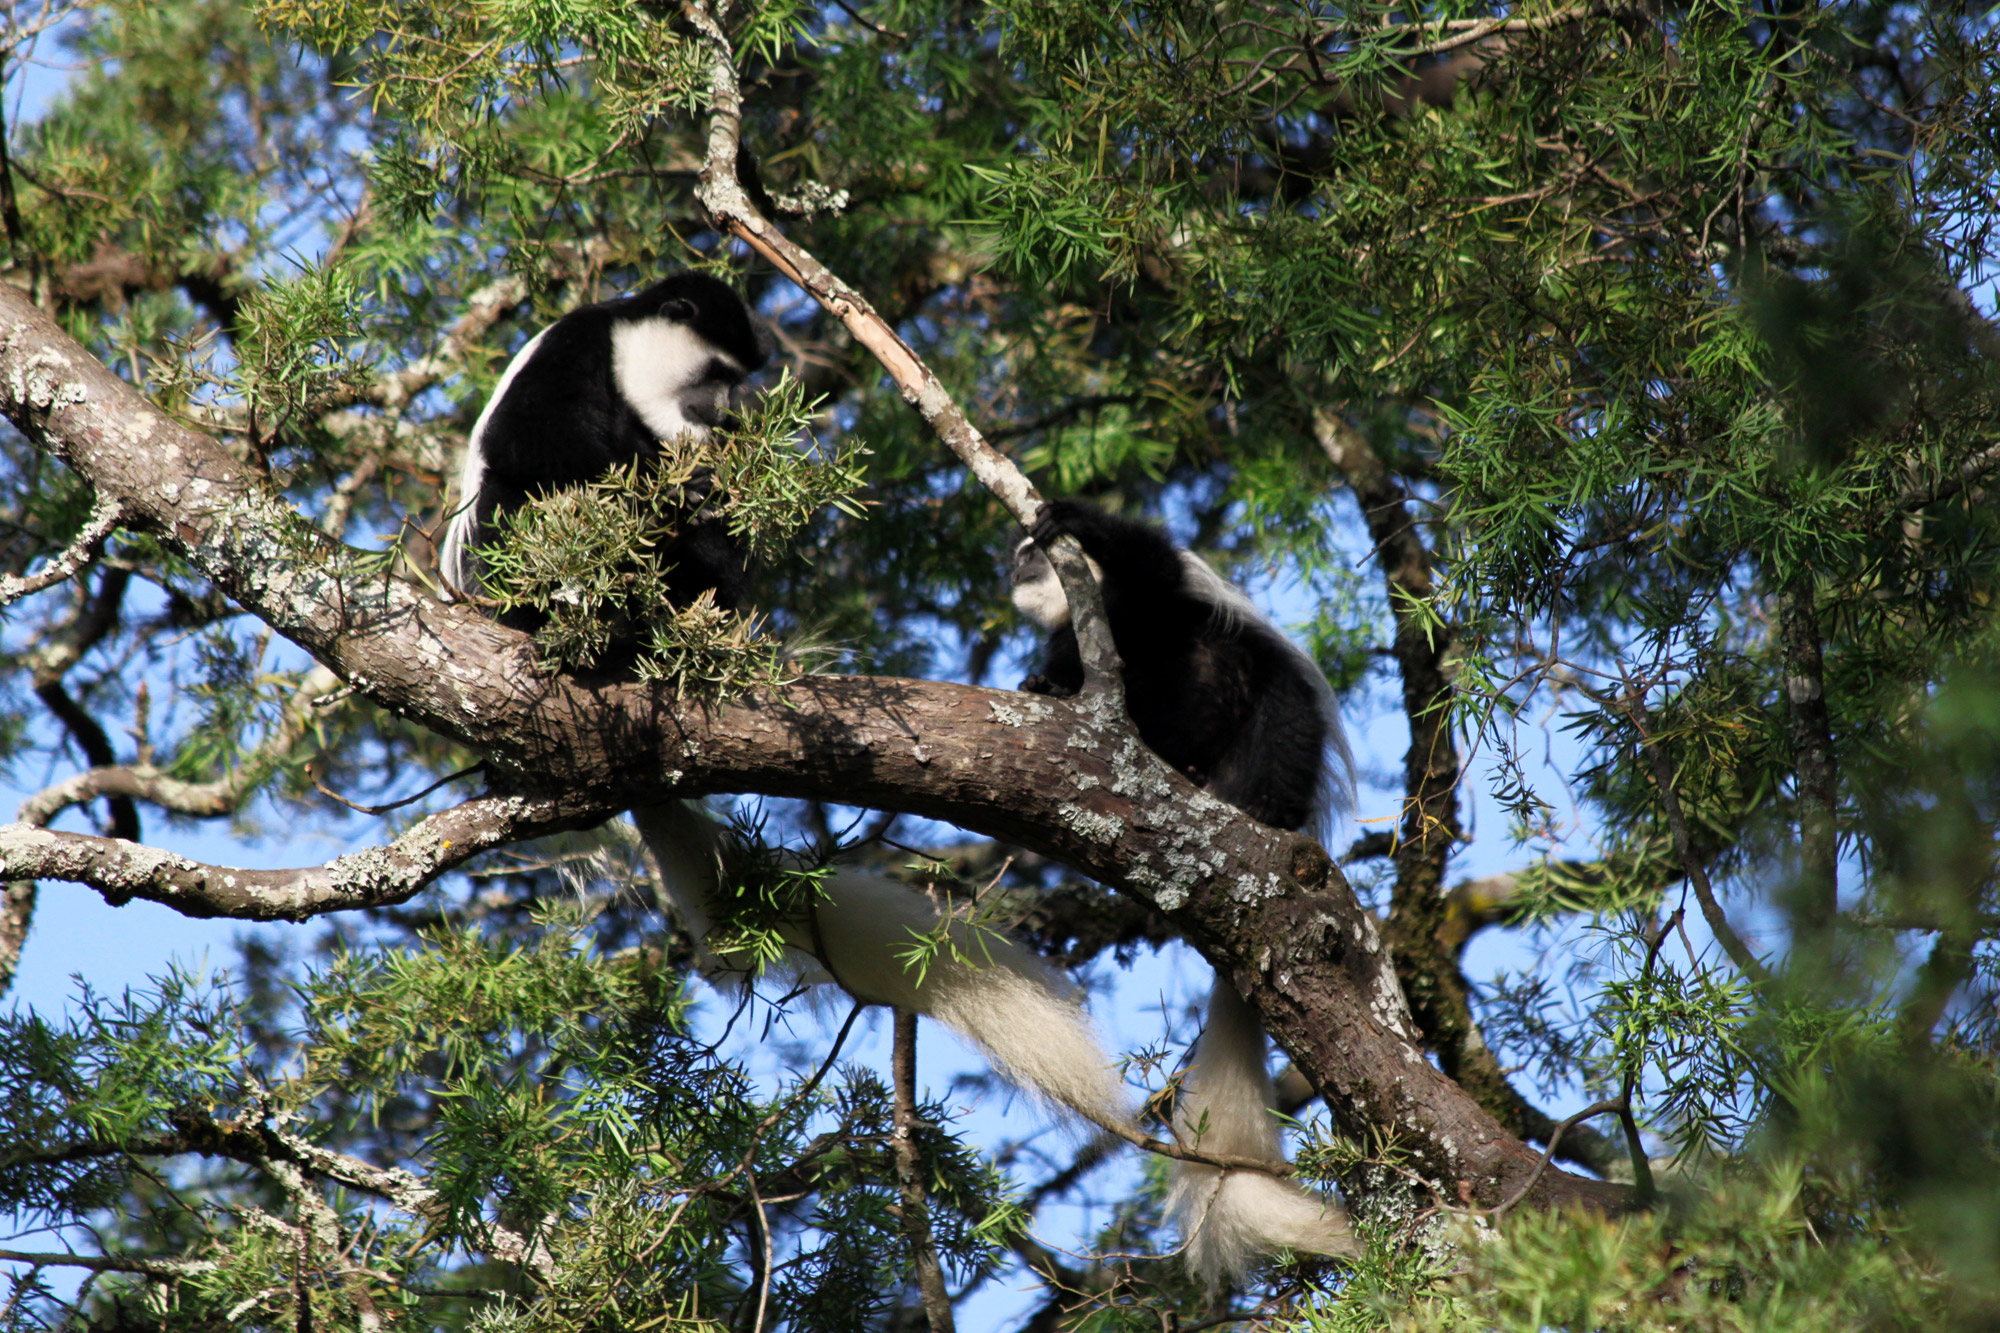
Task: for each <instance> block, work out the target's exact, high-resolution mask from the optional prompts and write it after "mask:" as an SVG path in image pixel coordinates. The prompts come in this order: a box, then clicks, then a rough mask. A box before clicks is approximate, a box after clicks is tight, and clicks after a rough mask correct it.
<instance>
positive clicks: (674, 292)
mask: <svg viewBox="0 0 2000 1333" xmlns="http://www.w3.org/2000/svg"><path fill="white" fill-rule="evenodd" d="M768 355H769V352H768V349H767V345H766V342H765V339H764V338H763V337H762V336H761V335H760V333H759V330H758V327H757V324H756V322H755V321H754V320H752V319H751V317H750V312H749V310H747V309H746V308H745V307H744V305H743V299H742V298H741V297H739V296H738V295H737V294H736V293H735V292H734V291H732V290H731V289H730V287H729V285H728V284H727V283H725V282H722V281H721V280H720V279H717V278H712V277H709V276H708V275H707V274H703V273H676V274H674V275H673V276H672V277H669V278H663V279H661V280H660V281H659V282H656V283H654V284H653V285H652V286H650V287H648V288H646V289H645V290H644V291H642V292H639V293H638V294H636V295H634V296H626V297H621V298H619V299H617V300H613V301H600V302H598V303H597V304H595V305H587V306H581V307H579V308H577V309H575V310H572V311H570V312H569V313H568V314H567V315H564V316H563V317H562V318H561V319H559V320H557V321H556V322H555V323H553V324H551V325H549V326H548V327H547V328H545V329H543V330H542V331H541V332H540V333H538V334H536V335H535V336H534V337H533V338H530V339H529V340H528V343H527V345H526V346H525V347H523V348H522V349H521V350H520V351H519V352H517V353H515V355H514V359H513V360H512V361H511V362H509V363H508V366H507V369H506V370H505V371H504V372H503V373H502V374H501V376H500V382H499V383H498V384H497V385H495V386H494V388H493V396H492V397H491V398H490V399H488V400H487V402H486V408H485V410H484V411H482V412H481V413H480V414H479V420H478V421H477V422H475V423H474V424H473V427H472V435H471V437H470V438H469V439H468V440H467V441H466V446H465V461H464V463H463V465H462V466H461V468H460V470H459V478H458V502H457V503H458V507H457V509H456V510H455V511H454V513H453V514H452V517H451V524H450V526H449V527H448V528H447V529H446V531H445V535H444V540H443V541H442V542H441V543H439V546H438V568H439V570H440V571H442V573H443V574H444V578H445V582H446V585H447V587H448V588H450V589H453V590H457V591H460V592H474V591H477V590H478V589H479V587H480V585H481V574H482V570H481V566H480V561H479V555H478V548H479V547H480V546H481V545H483V544H485V543H487V542H489V541H491V540H492V539H493V538H494V536H495V535H496V533H497V531H498V528H497V524H498V521H499V518H500V515H502V514H503V513H505V512H506V511H508V510H510V509H513V508H515V507H516V506H518V505H520V504H522V503H524V502H526V501H527V500H529V499H531V498H533V497H536V496H541V495H546V494H548V493H549V492H551V491H558V490H561V489H563V488H564V487H566V486H576V485H580V484H582V483H583V482H586V481H592V480H595V479H596V478H597V477H600V476H602V475H603V474H604V473H605V472H607V471H609V470H610V469H611V468H613V467H617V466H621V465H623V464H627V463H630V462H632V461H633V460H634V459H653V458H657V457H659V453H660V442H661V441H662V440H672V439H674V438H676V437H678V436H683V435H690V434H692V435H700V436H706V435H707V434H708V433H709V432H710V431H712V430H714V429H715V427H717V426H719V425H721V424H722V420H723V417H724V416H725V415H726V413H727V412H728V410H729V400H730V394H731V391H732V390H734V389H735V387H736V386H737V385H739V384H741V383H742V382H743V381H744V380H745V379H746V378H748V377H749V375H750V374H751V373H752V372H754V371H755V370H757V368H758V367H760V366H762V365H763V364H764V361H765V359H766V357H767V356H768ZM689 489H690V492H694V493H691V494H690V497H689V499H690V504H691V505H698V504H699V503H700V502H701V500H702V498H703V496H704V495H705V494H706V492H705V490H700V488H699V484H697V485H695V486H690V488H689ZM661 554H662V555H663V557H664V558H665V559H667V560H668V561H670V562H671V563H672V564H673V570H672V572H671V573H670V574H669V575H668V577H667V589H668V592H669V594H670V596H671V597H672V600H673V601H674V603H675V604H676V605H680V604H684V603H685V602H687V601H691V600H692V599H693V598H695V597H696V596H698V595H699V594H700V593H701V592H702V591H703V590H704V589H707V588H713V589H714V590H715V600H716V604H717V605H719V606H721V607H723V608H724V609H725V610H733V609H735V608H736V607H737V606H738V605H739V604H740V603H741V601H742V598H743V594H744V588H745V581H746V577H747V574H746V570H745V568H744V561H743V554H742V551H741V550H740V549H739V548H738V546H737V544H736V543H735V541H733V540H732V539H731V538H730V536H729V531H728V529H727V528H726V527H725V526H724V525H723V523H722V522H720V521H719V520H717V519H714V518H697V519H696V520H695V521H693V522H690V523H688V524H686V525H685V526H684V527H683V528H682V530H681V532H680V533H679V535H678V536H677V537H676V538H675V540H674V542H673V543H672V545H671V547H670V549H668V550H666V551H663V552H662V553H661Z"/></svg>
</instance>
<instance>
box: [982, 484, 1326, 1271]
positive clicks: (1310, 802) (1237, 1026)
mask: <svg viewBox="0 0 2000 1333" xmlns="http://www.w3.org/2000/svg"><path fill="white" fill-rule="evenodd" d="M1063 534H1068V535H1070V536H1072V537H1075V538H1076V539H1077V543H1078V545H1080V546H1081V547H1082V548H1083V553H1084V555H1085V556H1086V557H1087V558H1088V559H1089V561H1090V564H1091V572H1092V573H1093V574H1094V575H1095V576H1096V578H1097V585H1098V587H1099V589H1100V590H1101V591H1102V592H1103V595H1104V611H1105V616H1106V618H1107V619H1108V620H1109V621H1110V622H1111V637H1112V640H1113V641H1114V642H1115V643H1116V644H1117V647H1118V656H1119V659H1120V661H1121V662H1122V663H1123V664H1124V677H1125V707H1126V710H1127V711H1128V712H1129V713H1130V714H1131V717H1132V725H1133V726H1134V727H1135V728H1136V729H1137V730H1138V732H1139V738H1140V739H1141V740H1143V741H1144V742H1146V745H1147V747H1148V748H1149V749H1151V750H1152V751H1153V752H1154V753H1155V754H1157V755H1159V756H1160V758H1162V759H1164V760H1165V761H1166V762H1168V763H1169V764H1172V765H1173V766H1174V767H1175V768H1176V769H1178V770H1180V771H1181V772H1182V773H1183V774H1185V775H1186V776H1187V778H1188V779H1189V780H1190V781H1192V782H1193V783H1194V784H1195V785H1197V786H1199V787H1203V788H1205V789H1206V790H1207V791H1208V792H1209V793H1210V794H1211V795H1213V796H1215V797H1217V798H1218V799H1221V800H1224V801H1227V802H1229V803H1230V804H1231V805H1233V806H1235V807H1236V808H1237V809H1239V810H1241V811H1243V812H1244V813H1245V814H1247V815H1249V816H1250V817H1251V818H1253V819H1256V820H1259V821H1261V822H1263V823H1266V824H1270V825H1272V826H1274V827H1276V828H1286V829H1304V828H1309V827H1310V828H1313V829H1314V831H1315V832H1321V830H1320V828H1319V827H1318V826H1320V825H1322V824H1323V823H1324V821H1325V820H1326V818H1327V817H1328V816H1329V815H1330V813H1331V812H1332V811H1333V809H1334V808H1336V807H1337V806H1338V805H1340V804H1343V803H1344V802H1345V800H1346V797H1347V790H1346V783H1345V776H1346V772H1347V761H1346V750H1345V747H1344V745H1343V743H1342V741H1341V736H1340V723H1339V719H1338V717H1337V716H1336V714H1335V711H1334V702H1333V694H1332V691H1331V690H1329V689H1328V688H1327V683H1326V677H1325V676H1324V675H1322V674H1321V672H1320V669H1319V667H1318V666H1317V665H1316V664H1315V663H1314V662H1313V660H1312V659H1311V658H1310V657H1308V656H1307V655H1306V654H1305V653H1304V652H1303V651H1301V650H1300V649H1299V648H1298V647H1297V646H1295V645H1294V644H1293V643H1292V642H1291V640H1289V639H1287V638H1286V637H1285V636H1284V635H1283V634H1281V633H1280V632H1279V631H1278V629H1277V627H1276V626H1275V625H1273V624H1271V623H1270V621H1268V620H1266V619H1264V617H1263V616H1262V615H1260V614H1259V613H1258V611H1257V608H1256V607H1255V606H1253V605H1252V604H1251V602H1250V600H1249V598H1247V597H1245V596H1244V595H1243V594H1242V592H1240V591H1239V590H1238V589H1237V588H1236V587H1234V586H1233V585H1232V584H1230V583H1229V582H1228V581H1227V580H1225V579H1224V578H1223V577H1222V576H1221V575H1219V574H1217V573H1216V572H1215V571H1214V570H1213V569H1211V568H1209V566H1208V564H1207V563H1206V562H1205V561H1203V560H1202V559H1201V557H1200V556H1197V555H1195V554H1194V553H1193V552H1191V551H1181V550H1177V549H1175V547H1174V544H1173V543H1172V542H1171V541H1169V540H1168V539H1167V538H1166V536H1165V535H1164V534H1162V533H1161V532H1159V531H1158V530H1157V529H1155V528H1152V527H1149V526H1148V525H1146V524H1144V523H1134V522H1132V521H1130V520H1128V519H1121V518H1114V517H1113V516H1112V515H1110V514H1107V513H1105V512H1104V511H1103V510H1101V509H1097V508H1095V507H1094V506H1091V505H1087V504H1082V503H1080V502H1077V501H1074V500H1052V501H1049V502H1047V503H1045V504H1044V505H1043V506H1042V508H1041V511H1040V512H1039V513H1038V514H1037V515H1036V518H1035V526H1034V530H1033V536H1031V537H1030V538H1028V539H1027V540H1025V541H1023V542H1021V543H1020V545H1019V546H1017V547H1016V548H1015V551H1014V604H1015V605H1016V606H1017V607H1019V608H1020V610H1021V612H1022V614H1024V615H1026V616H1027V617H1028V618H1029V619H1031V620H1033V621H1035V622H1036V623H1037V624H1038V625H1040V626H1041V627H1042V628H1043V629H1046V630H1049V631H1050V632H1051V633H1050V636H1049V641H1048V648H1047V652H1046V655H1045V658H1044V661H1043V665H1042V670H1041V671H1040V672H1039V673H1038V674H1036V675H1033V676H1030V677H1028V679H1026V680H1025V681H1023V682H1021V688H1022V689H1024V690H1030V691H1033V692H1035V693H1038V694H1052V695H1059V696H1061V695H1072V694H1075V693H1076V692H1077V691H1078V690H1079V689H1081V688H1082V686H1083V661H1082V658H1081V656H1080V655H1079V653H1078V649H1077V642H1076V631H1075V629H1074V628H1073V627H1072V626H1071V625H1070V618H1069V601H1068V599H1067V598H1065V597H1064V596H1063V591H1062V585H1061V584H1060V583H1058V582H1057V581H1056V575H1055V569H1054V567H1053V566H1052V565H1051V564H1050V563H1049V560H1048V557H1047V555H1045V554H1044V549H1045V548H1046V547H1047V546H1048V545H1049V544H1050V543H1052V542H1053V541H1054V540H1055V539H1056V538H1057V537H1059V536H1061V535H1063ZM1330 758H1337V761H1338V762H1337V763H1330V762H1329V759H1330ZM1321 836H1324V834H1323V832H1321ZM1275 1106H1276V1098H1275V1097H1274V1096H1273V1093H1272V1088H1271V1076H1270V1070H1269V1068H1268V1066H1267V1065H1266V1063H1265V1040H1264V1029H1263V1025H1262V1024H1261V1023H1260V1022H1259V1021H1258V1018H1257V1014H1256V1011H1255V1010H1253V1009H1252V1008H1251V1007H1250V1005H1249V1004H1248V1003H1246V1002H1245V1001H1244V999H1243V998H1242V997H1241V996H1239V995H1238V994H1237V993H1236V990H1235V988H1234V987H1233V986H1231V985H1230V984H1229V983H1228V982H1227V981H1225V980H1224V979H1222V978H1221V977H1217V978H1216V981H1215V986H1214V989H1213V990H1212V991H1211V992H1210V995H1209V1002H1208V1020H1207V1022H1206V1024H1205V1025H1204V1027H1203V1030H1202V1037H1201V1041H1200V1043H1199V1044H1198V1045H1197V1046H1196V1048H1195V1054H1194V1059H1193V1060H1192V1061H1191V1062H1190V1063H1189V1066H1188V1070H1187V1073H1186V1076H1185V1078H1184V1080H1183V1083H1182V1092H1181V1097H1180V1102H1179V1106H1178V1107H1177V1108H1176V1112H1175V1120H1176V1122H1177V1123H1176V1128H1177V1129H1178V1131H1179V1134H1180V1137H1181V1140H1182V1142H1183V1143H1184V1144H1188V1145H1191V1146H1194V1147H1197V1148H1199V1149H1202V1150H1204V1151H1207V1152H1211V1153H1215V1154H1218V1155H1240V1156H1245V1157H1263V1158H1266V1159H1273V1160H1275V1159H1277V1158H1278V1157H1279V1156H1280V1155H1281V1153H1282V1152H1283V1145H1282V1142H1281V1140H1280V1138H1279V1133H1278V1122H1277V1120H1276V1118H1275V1115H1274V1108H1275ZM1168 1211H1169V1213H1170V1214H1171V1215H1172V1216H1173V1218H1174V1219H1175V1221H1176V1222H1177V1223H1178V1224H1179V1226H1180V1228H1181V1234H1182V1235H1183V1236H1184V1237H1185V1238H1186V1247H1187V1248H1186V1254H1187V1259H1188V1265H1189V1267H1190V1268H1192V1269H1193V1270H1194V1271H1195V1272H1196V1273H1197V1274H1199V1275H1200V1276H1202V1277H1203V1278H1205V1279H1207V1280H1208V1281H1209V1282H1210V1283H1211V1284H1213V1283H1215V1282H1217V1281H1219V1280H1220V1279H1221V1278H1222V1277H1223V1276H1224V1275H1225V1274H1229V1275H1235V1276H1241V1275H1242V1274H1243V1272H1244V1271H1245V1270H1247V1269H1248V1268H1249V1267H1250V1265H1251V1264H1252V1263H1253V1262H1254V1261H1255V1260H1256V1259H1257V1257H1258V1256H1259V1255H1262V1254H1268V1253H1270V1252H1272V1251H1275V1250H1279V1249H1291V1250H1301V1251H1311V1252H1315V1253H1320V1254H1336V1255H1342V1254H1352V1253H1354V1252H1355V1244H1354V1240H1353V1237H1352V1235H1351V1233H1350V1232H1349V1230H1348V1227H1347V1219H1346V1215H1345V1214H1344V1212H1342V1210H1341V1209H1340V1208H1339V1207H1338V1206H1337V1205H1334V1204H1332V1203H1329V1202H1327V1201H1325V1200H1323V1199H1321V1198H1320V1197H1319V1196H1318V1195H1316V1194H1312V1193H1309V1192H1307V1191H1305V1190H1302V1189H1300V1188H1299V1187H1297V1186H1296V1185H1292V1184H1290V1183H1288V1182H1286V1181H1282V1180H1279V1179H1278V1178H1276V1177H1274V1176H1270V1175H1266V1174H1264V1173H1262V1172H1258V1171H1220V1170H1217V1169H1216V1168H1214V1167H1210V1166H1203V1165H1199V1164H1196V1163H1189V1162H1176V1163H1175V1164H1174V1181H1173V1188H1172V1192H1171V1193H1170V1195H1169V1196H1168Z"/></svg>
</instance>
